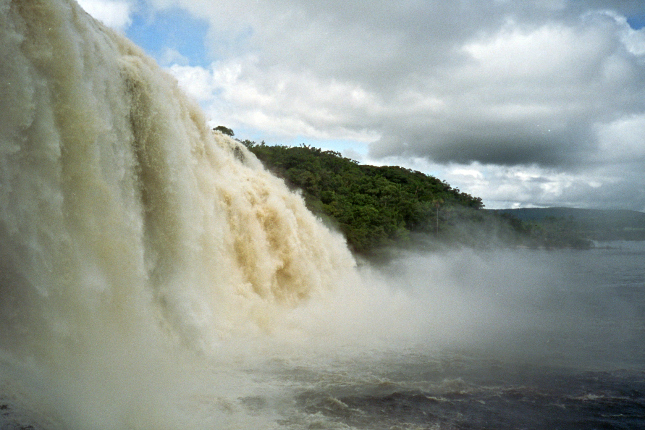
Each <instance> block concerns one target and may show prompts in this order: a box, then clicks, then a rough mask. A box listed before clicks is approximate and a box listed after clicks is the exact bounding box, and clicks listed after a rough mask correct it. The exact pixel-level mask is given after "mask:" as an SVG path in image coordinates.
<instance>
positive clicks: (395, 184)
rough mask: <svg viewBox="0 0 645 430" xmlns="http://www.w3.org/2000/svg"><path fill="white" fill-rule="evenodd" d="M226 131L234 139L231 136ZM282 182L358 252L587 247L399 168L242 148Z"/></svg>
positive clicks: (301, 150) (281, 149)
mask: <svg viewBox="0 0 645 430" xmlns="http://www.w3.org/2000/svg"><path fill="white" fill-rule="evenodd" d="M218 131H221V132H224V133H226V134H229V135H232V134H233V132H232V130H230V129H223V128H220V129H219V130H218ZM240 142H241V143H242V144H244V145H245V146H246V147H247V148H248V149H249V150H250V151H251V152H252V153H253V154H255V155H256V157H258V159H259V160H261V161H262V163H263V164H264V165H265V166H266V168H267V169H269V170H271V171H272V172H273V173H274V174H275V175H276V176H279V177H281V178H283V179H284V180H285V182H286V183H287V185H289V186H290V187H292V188H293V189H297V190H301V192H302V194H303V197H304V199H305V202H306V204H307V206H308V208H309V209H310V210H311V211H312V212H314V213H315V214H317V215H318V216H319V217H321V218H322V219H323V220H324V221H325V222H327V223H328V224H330V225H332V226H333V227H335V228H337V229H338V230H340V231H341V232H342V233H343V234H344V235H345V237H346V238H347V242H348V244H349V246H350V247H351V248H352V250H353V251H354V252H356V253H359V254H362V255H373V254H374V253H375V252H378V251H379V250H383V249H385V248H386V247H389V246H392V245H397V246H423V247H426V248H427V247H430V248H436V247H438V246H445V245H450V246H455V245H457V246H477V247H481V246H497V245H503V246H530V247H578V248H587V247H589V246H590V242H589V241H586V240H585V239H584V238H581V237H579V236H576V235H572V234H569V233H568V232H563V231H562V230H561V229H560V228H559V226H558V228H555V229H553V228H551V226H548V225H547V226H546V227H545V226H542V225H541V224H540V225H538V224H536V223H535V222H531V223H526V222H523V221H521V220H519V219H517V218H516V217H514V216H512V215H509V214H504V213H497V212H493V211H487V210H483V206H484V205H483V204H482V200H481V198H479V197H474V196H471V195H469V194H467V193H465V192H462V191H460V190H459V189H456V188H453V187H451V186H450V185H449V184H448V183H446V182H445V181H442V180H440V179H437V178H435V177H433V176H429V175H426V174H424V173H421V172H418V171H413V170H410V169H406V168H403V167H398V166H370V165H362V164H359V163H358V162H357V161H355V160H351V159H349V158H346V157H343V156H342V155H341V154H340V153H338V152H334V151H323V150H321V149H319V148H314V147H311V146H307V145H305V144H302V145H301V146H297V147H288V146H281V145H266V144H265V143H264V142H261V143H259V144H257V143H256V142H253V141H250V140H244V141H240Z"/></svg>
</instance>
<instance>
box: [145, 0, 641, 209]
mask: <svg viewBox="0 0 645 430" xmlns="http://www.w3.org/2000/svg"><path fill="white" fill-rule="evenodd" d="M148 3H149V4H154V7H163V8H168V7H183V8H185V9H187V10H189V11H190V12H191V13H192V14H193V16H195V17H199V18H201V19H206V20H208V22H209V23H210V30H209V34H208V37H207V40H209V41H210V42H209V43H210V45H209V50H210V53H211V55H213V58H217V59H218V61H216V62H214V63H213V64H212V65H211V66H210V67H206V68H190V67H187V66H186V63H185V62H182V61H183V60H182V58H181V57H180V56H177V60H175V61H176V64H175V65H174V66H172V67H171V68H170V70H171V71H172V73H173V74H174V75H175V76H176V77H177V79H178V80H179V82H180V83H181V84H182V85H183V86H184V87H185V88H186V89H187V90H188V91H189V92H190V93H191V94H192V95H193V96H194V97H195V98H197V99H198V100H200V102H201V104H202V106H204V108H205V110H206V111H207V114H208V115H209V117H211V118H212V119H213V121H215V122H217V123H218V124H225V125H227V126H230V127H233V128H242V129H248V130H257V131H258V134H266V136H267V141H270V139H271V138H275V139H279V140H281V141H285V140H291V139H294V138H295V137H302V138H311V139H339V140H340V139H346V140H347V139H349V140H356V141H360V142H372V145H371V152H370V153H369V155H367V156H365V157H364V158H365V160H368V161H371V162H375V163H384V162H386V161H388V160H398V161H397V162H398V163H399V164H404V165H407V166H411V165H414V166H423V169H417V170H423V171H426V172H428V173H433V174H434V173H436V174H437V176H439V177H440V178H442V179H447V180H448V181H449V182H450V183H451V184H452V182H451V181H455V184H454V185H455V186H458V187H459V188H460V189H462V190H464V191H467V192H469V193H471V194H474V195H479V196H482V197H484V200H485V201H486V199H489V201H491V202H493V201H494V202H503V201H504V202H507V204H511V203H510V202H515V203H519V204H522V205H529V204H551V203H553V204H557V203H558V202H559V203H561V204H564V203H571V204H574V203H575V204H577V205H597V204H612V205H614V206H616V205H619V206H623V207H626V206H629V207H640V208H645V197H643V196H642V193H639V192H638V191H637V189H638V187H641V188H645V187H644V186H645V184H644V183H643V182H644V181H643V180H642V179H639V178H640V177H641V176H642V173H641V172H642V171H644V170H645V160H643V158H642V151H641V149H640V148H642V147H643V141H642V137H640V136H643V135H645V121H644V120H643V117H644V115H645V87H644V86H643V82H645V59H644V55H645V30H643V29H641V30H634V29H632V28H631V27H630V26H629V25H628V23H627V19H626V14H627V13H633V12H634V10H633V9H631V6H629V5H627V3H624V4H623V2H612V1H604V0H594V1H590V2H566V1H562V0H543V1H539V0H535V1H513V0H509V1H496V2H443V1H439V0H427V1H424V2H398V3H392V2H386V1H374V2H346V1H341V0H331V1H327V2H309V1H303V0H278V1H275V2H256V1H254V0H253V1H251V0H221V1H218V2H216V3H215V2H210V1H207V0H190V1H189V0H150V1H149V2H148ZM167 60H168V61H173V60H172V56H168V57H167ZM241 137H243V136H241ZM639 160H640V161H639ZM473 166H476V169H479V170H477V171H479V172H481V175H473V174H472V173H473V172H474V171H473V170H472V169H473V168H475V167H473ZM468 172H470V173H468ZM441 175H446V176H441ZM630 193H631V195H630ZM513 196H515V197H513ZM585 196H586V197H585ZM639 196H640V197H639ZM585 198H587V200H585ZM612 199H613V201H612ZM639 199H640V200H639Z"/></svg>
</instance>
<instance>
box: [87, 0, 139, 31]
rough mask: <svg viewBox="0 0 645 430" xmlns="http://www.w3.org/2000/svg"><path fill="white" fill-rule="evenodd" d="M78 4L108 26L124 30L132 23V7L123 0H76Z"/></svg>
mask: <svg viewBox="0 0 645 430" xmlns="http://www.w3.org/2000/svg"><path fill="white" fill-rule="evenodd" d="M78 4H79V5H80V6H81V7H82V8H83V9H84V10H85V11H86V12H87V13H89V14H90V15H92V16H93V17H94V18H96V19H98V20H99V21H102V22H103V23H104V24H105V25H107V26H108V27H112V28H114V29H117V30H121V31H123V30H125V29H126V28H127V27H129V26H130V24H132V18H131V13H132V7H131V5H130V3H129V2H128V1H125V0H78Z"/></svg>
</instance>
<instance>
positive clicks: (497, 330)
mask: <svg viewBox="0 0 645 430" xmlns="http://www.w3.org/2000/svg"><path fill="white" fill-rule="evenodd" d="M624 246H625V245H624V244H619V245H618V246H615V245H611V246H610V247H608V248H607V249H597V250H593V251H588V252H586V253H577V252H573V251H569V250H561V251H551V252H546V251H536V250H490V251H487V252H474V251H472V250H462V251H450V252H447V253H445V254H440V253H435V254H430V255H423V254H419V255H412V254H402V256H401V258H398V259H395V260H394V261H393V262H391V263H390V264H389V265H388V266H387V268H386V269H383V270H380V271H378V272H376V271H373V270H372V269H370V268H369V267H368V266H362V267H361V268H360V269H356V268H355V261H354V259H353V257H352V256H351V254H350V253H349V251H348V250H347V248H346V246H345V244H344V241H343V240H342V238H341V237H340V236H339V235H337V234H335V233H333V232H331V231H329V230H328V229H327V228H325V227H324V226H323V225H322V224H321V223H320V222H319V221H318V220H317V219H316V218H315V217H314V216H312V214H311V213H309V212H308V211H307V210H306V209H305V207H304V205H303V202H302V199H301V197H300V196H298V195H297V194H293V193H291V192H289V191H288V190H287V188H286V187H285V186H284V184H283V183H282V182H281V181H280V180H278V179H276V178H275V177H273V176H271V175H270V174H268V173H267V172H266V171H265V170H264V169H263V168H262V166H261V165H260V164H259V162H258V161H257V159H255V157H254V156H253V155H252V154H250V153H249V152H248V151H246V149H245V148H244V147H242V146H240V145H239V144H238V143H236V142H235V141H234V140H231V139H229V138H227V137H225V136H222V135H219V134H213V133H212V132H211V131H210V130H209V127H207V126H206V122H205V120H204V118H203V116H202V113H201V112H200V110H199V109H198V107H197V106H196V105H195V104H194V103H193V102H191V101H190V100H187V99H186V98H185V97H184V95H182V93H181V91H179V89H178V88H177V84H176V82H175V81H174V80H173V79H172V78H171V77H169V76H168V75H166V74H165V73H163V72H162V71H160V70H159V68H158V67H157V66H156V65H155V64H154V62H153V61H151V60H150V59H148V58H147V57H146V56H145V55H143V54H142V52H141V51H140V50H139V49H138V48H137V47H136V46H133V45H132V44H131V43H130V42H128V41H127V40H125V39H124V38H123V37H121V36H119V35H117V34H115V33H114V32H112V31H111V30H109V29H107V28H105V27H104V26H102V25H101V24H99V23H97V22H96V21H94V20H93V19H91V18H90V17H89V16H88V15H87V14H85V13H84V12H83V11H82V10H81V9H80V8H79V7H78V6H77V5H76V4H75V3H74V2H73V0H0V428H1V429H3V430H4V429H7V430H8V429H32V430H33V429H36V430H52V429H55V430H92V429H96V430H122V429H137V430H138V429H141V430H143V429H150V430H152V429H154V430H173V429H185V428H191V429H245V430H246V429H272V428H280V429H283V428H286V429H305V428H324V429H345V430H346V429H370V430H374V429H391V428H401V429H417V428H419V429H420V428H423V429H428V428H436V429H438V428H441V429H444V428H449V429H453V428H455V429H459V428H469V429H485V428H495V429H509V430H510V429H517V428H535V429H541V428H544V429H552V428H562V429H581V428H616V429H619V428H620V429H624V428H643V427H644V426H645V396H644V395H643V393H645V373H644V371H643V369H645V353H644V352H643V351H645V326H644V323H643V321H645V287H644V286H645V275H644V273H645V272H644V271H643V263H642V262H643V261H644V260H643V259H644V258H645V247H644V246H643V245H642V244H629V246H626V247H624ZM623 247H624V249H623Z"/></svg>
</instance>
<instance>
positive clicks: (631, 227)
mask: <svg viewBox="0 0 645 430" xmlns="http://www.w3.org/2000/svg"><path fill="white" fill-rule="evenodd" d="M493 212H497V213H502V214H508V215H512V216H514V217H516V218H518V219H520V220H522V221H524V222H532V221H533V222H542V221H545V220H548V219H562V220H565V221H571V222H573V223H575V225H576V226H577V227H578V228H579V229H580V230H581V231H584V232H585V233H586V235H587V236H588V237H590V238H593V239H596V240H613V239H627V240H645V213H643V212H638V211H633V210H626V209H613V210H611V209H609V210H603V209H578V208H566V207H553V208H525V209H500V210H493Z"/></svg>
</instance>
